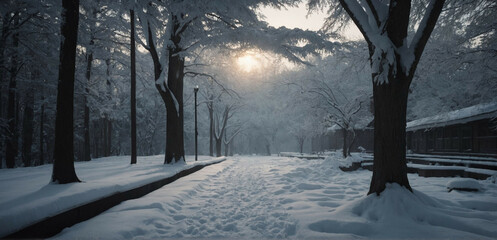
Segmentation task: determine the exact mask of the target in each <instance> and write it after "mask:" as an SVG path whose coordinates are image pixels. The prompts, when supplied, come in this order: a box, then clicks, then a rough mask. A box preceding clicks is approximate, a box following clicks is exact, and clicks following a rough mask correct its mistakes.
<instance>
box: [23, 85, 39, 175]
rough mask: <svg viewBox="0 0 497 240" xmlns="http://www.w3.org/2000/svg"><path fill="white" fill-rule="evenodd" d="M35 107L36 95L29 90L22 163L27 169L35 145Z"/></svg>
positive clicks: (24, 124)
mask: <svg viewBox="0 0 497 240" xmlns="http://www.w3.org/2000/svg"><path fill="white" fill-rule="evenodd" d="M33 78H34V77H33ZM33 80H36V79H33ZM33 105H34V93H33V89H29V90H28V92H27V94H26V101H25V105H24V117H23V120H22V161H23V163H24V166H25V167H29V166H31V162H32V156H31V147H32V145H33V117H34V110H33Z"/></svg>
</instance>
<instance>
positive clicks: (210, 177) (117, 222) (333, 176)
mask: <svg viewBox="0 0 497 240" xmlns="http://www.w3.org/2000/svg"><path fill="white" fill-rule="evenodd" d="M337 166H338V164H337V161H336V158H335V157H329V158H327V159H326V160H322V159H321V160H302V159H297V158H285V157H274V156H272V157H257V156H251V157H243V156H241V157H235V158H230V159H228V160H227V161H225V162H222V163H220V164H216V165H213V166H209V167H207V168H204V169H202V170H200V171H198V172H196V173H195V174H192V175H189V176H187V177H184V178H181V179H179V180H178V181H176V182H173V183H171V184H169V185H167V186H165V187H163V188H161V189H159V190H157V191H155V192H152V193H150V194H148V195H146V196H144V197H142V198H140V199H135V200H130V201H126V202H123V203H122V204H120V205H118V206H116V207H114V208H112V209H109V210H108V211H106V212H105V213H103V214H101V215H99V216H97V217H95V218H93V219H90V220H89V221H86V222H82V223H80V224H77V225H75V226H73V227H71V228H68V229H65V230H64V231H63V232H62V233H61V234H59V235H57V236H56V238H57V239H76V238H79V239H86V238H88V239H94V238H101V239H130V238H139V239H164V238H229V239H241V238H242V239H260V238H291V239H304V238H305V239H309V238H311V239H313V238H314V239H315V238H318V239H331V238H333V239H344V238H345V239H357V238H387V239H399V238H402V239H406V238H407V239H432V238H438V239H440V238H443V239H495V238H497V185H496V184H495V183H493V182H492V181H491V180H485V181H478V183H479V184H478V186H479V187H480V191H478V192H461V191H457V190H454V191H451V192H449V191H448V189H447V185H448V183H449V182H450V181H452V182H453V180H455V179H458V178H423V177H418V176H417V175H416V174H410V175H409V179H410V183H411V186H412V187H413V189H415V190H414V193H411V192H409V191H407V190H405V189H403V188H401V187H399V186H398V185H389V186H388V187H387V190H385V192H383V193H382V194H381V195H380V196H379V197H378V196H376V195H369V196H366V193H367V190H368V187H369V181H370V179H371V172H370V171H367V170H358V171H355V172H342V171H340V170H339V169H338V167H337ZM463 182H464V181H463ZM451 184H453V183H451ZM451 184H449V185H451Z"/></svg>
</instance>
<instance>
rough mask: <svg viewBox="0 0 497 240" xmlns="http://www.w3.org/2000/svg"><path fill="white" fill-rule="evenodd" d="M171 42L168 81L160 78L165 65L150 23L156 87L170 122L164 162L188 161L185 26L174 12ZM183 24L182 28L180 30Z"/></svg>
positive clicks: (149, 45) (150, 46) (150, 43)
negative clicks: (185, 144) (183, 50)
mask: <svg viewBox="0 0 497 240" xmlns="http://www.w3.org/2000/svg"><path fill="white" fill-rule="evenodd" d="M171 21H172V22H171V27H172V29H171V35H170V38H169V40H170V42H171V45H170V46H169V47H168V49H167V50H168V55H169V67H168V74H167V83H165V82H163V81H162V80H160V79H159V78H160V77H161V74H162V71H163V69H162V65H161V63H160V60H159V55H158V53H157V49H156V48H155V44H154V42H153V34H152V29H151V27H150V24H149V25H148V29H147V30H148V36H149V37H148V50H149V52H150V55H151V56H152V60H153V63H154V77H155V87H156V89H157V91H158V92H159V94H160V96H161V98H162V101H163V102H164V103H165V106H166V113H167V120H166V121H167V124H166V151H165V152H166V154H165V158H164V164H169V163H173V160H174V161H176V162H177V161H180V160H183V161H184V160H185V158H184V156H185V147H184V137H183V78H184V68H185V61H184V58H183V57H182V56H181V55H180V53H181V51H182V49H181V47H180V45H179V44H180V42H181V36H180V35H181V33H182V32H183V31H184V30H185V29H186V26H187V25H188V24H185V25H181V24H180V22H179V20H178V15H175V14H172V18H171ZM181 26H183V27H181ZM180 27H181V29H180Z"/></svg>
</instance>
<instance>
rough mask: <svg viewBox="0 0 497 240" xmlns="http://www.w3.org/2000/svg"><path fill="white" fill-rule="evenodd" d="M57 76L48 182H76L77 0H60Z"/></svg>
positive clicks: (77, 180)
mask: <svg viewBox="0 0 497 240" xmlns="http://www.w3.org/2000/svg"><path fill="white" fill-rule="evenodd" d="M62 7H63V10H62V18H61V20H62V22H61V33H62V39H61V43H60V62H59V80H58V85H57V113H56V117H55V149H54V156H53V162H54V164H53V171H52V182H56V183H59V184H65V183H71V182H79V181H80V180H79V179H78V176H76V171H75V170H74V145H73V141H74V126H73V110H74V72H75V68H76V66H75V63H76V44H77V40H78V22H79V0H62Z"/></svg>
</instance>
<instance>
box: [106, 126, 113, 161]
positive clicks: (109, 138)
mask: <svg viewBox="0 0 497 240" xmlns="http://www.w3.org/2000/svg"><path fill="white" fill-rule="evenodd" d="M106 123H107V128H106V129H107V149H106V153H107V154H106V157H108V156H111V155H112V119H111V118H109V117H107V118H106Z"/></svg>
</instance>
